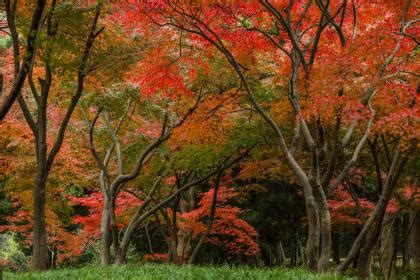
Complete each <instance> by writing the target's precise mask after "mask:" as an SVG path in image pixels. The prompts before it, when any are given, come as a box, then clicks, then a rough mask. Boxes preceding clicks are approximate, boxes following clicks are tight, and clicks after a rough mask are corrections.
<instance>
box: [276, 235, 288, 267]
mask: <svg viewBox="0 0 420 280" xmlns="http://www.w3.org/2000/svg"><path fill="white" fill-rule="evenodd" d="M285 261H286V255H285V254H284V249H283V244H282V242H281V240H278V241H277V242H276V263H277V265H278V266H281V265H283V264H284V262H285Z"/></svg>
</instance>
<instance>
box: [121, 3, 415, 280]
mask: <svg viewBox="0 0 420 280" xmlns="http://www.w3.org/2000/svg"><path fill="white" fill-rule="evenodd" d="M386 4H389V6H388V7H389V9H391V10H392V11H393V13H392V15H391V14H389V15H388V20H387V22H388V23H389V25H376V26H378V27H379V26H380V27H379V28H384V27H385V30H386V32H387V34H389V32H392V30H393V29H394V30H395V29H399V30H400V31H401V32H400V33H401V34H400V35H399V36H398V37H397V38H396V39H395V40H394V38H393V36H392V35H390V36H389V38H390V40H388V41H387V43H389V44H388V46H389V47H388V48H385V49H386V50H388V53H385V54H384V55H385V57H386V58H385V59H384V60H383V59H379V61H378V60H377V58H378V56H373V57H363V59H364V60H365V61H369V59H372V61H375V63H376V65H378V64H379V65H380V66H379V67H375V66H373V67H366V69H368V71H370V72H369V73H368V74H365V75H364V76H363V74H362V73H358V75H357V77H355V78H359V79H360V77H361V76H362V77H363V78H364V79H366V78H369V75H372V74H371V73H373V82H371V83H363V82H360V84H361V85H362V86H361V88H359V89H358V88H355V87H352V89H351V91H349V92H348V93H347V91H345V86H346V79H344V80H340V79H336V78H333V79H334V80H335V83H338V86H337V87H336V90H334V88H331V87H330V86H329V87H328V91H329V93H330V94H331V93H332V94H334V95H337V96H338V98H339V99H341V100H339V102H338V104H334V103H333V102H332V101H333V100H334V97H329V98H327V99H323V98H325V97H324V95H323V93H322V86H321V85H319V84H318V83H317V82H319V81H321V82H322V83H325V84H328V85H330V83H328V80H327V79H317V75H318V74H322V75H324V74H325V73H323V71H318V70H317V67H318V66H319V67H322V68H321V69H332V70H333V71H337V70H336V69H340V68H339V67H336V65H334V64H330V67H325V65H326V64H325V63H324V61H323V58H324V56H326V57H328V56H330V57H333V59H336V58H337V57H338V58H345V59H344V61H345V63H348V62H349V61H352V60H351V58H349V56H346V55H345V54H344V53H340V50H342V51H344V52H346V51H352V46H354V45H353V44H358V41H357V40H358V39H360V40H364V41H367V38H369V39H370V40H375V38H376V37H375V36H378V34H382V33H383V29H382V30H381V32H377V31H378V30H375V31H373V30H374V28H372V27H371V26H370V24H369V20H372V18H367V17H366V18H362V19H363V21H362V20H361V18H360V17H357V15H356V10H357V7H356V6H355V5H356V4H355V3H349V2H347V1H336V2H330V1H328V2H327V3H326V4H325V3H322V2H320V1H316V3H314V4H312V1H308V2H307V3H299V4H298V3H295V1H283V2H279V3H275V4H271V3H269V2H268V1H246V2H240V3H239V2H235V1H232V2H224V1H205V2H197V3H190V2H188V3H184V2H181V1H129V4H128V5H127V7H129V9H127V8H126V9H125V11H124V13H125V16H126V17H127V18H136V19H137V20H138V21H133V20H131V19H130V20H127V21H126V24H128V25H130V24H131V25H132V24H133V22H134V25H136V24H139V23H138V22H141V23H142V22H143V21H144V18H146V19H150V21H151V22H152V23H154V24H156V25H158V26H161V27H164V28H165V27H174V28H176V29H179V30H183V31H185V32H188V33H189V34H190V36H191V39H192V40H197V39H198V40H201V41H202V42H204V43H203V44H204V45H206V44H207V46H210V47H214V48H215V49H217V50H218V51H219V52H220V54H221V55H223V56H225V58H226V59H227V61H228V62H229V63H230V64H231V66H232V67H233V68H234V70H235V71H236V72H237V74H238V78H239V79H240V80H241V82H242V84H243V86H244V91H245V92H246V94H247V95H248V97H249V100H250V102H251V103H252V105H253V106H254V107H255V108H256V110H257V112H258V113H259V114H260V115H261V116H262V118H263V119H264V120H265V121H266V122H267V123H268V125H270V126H271V127H272V128H273V130H274V131H275V132H276V134H277V136H278V139H279V145H280V147H281V149H282V151H283V154H284V155H285V157H286V159H287V162H288V164H289V166H290V167H291V169H292V170H293V171H294V174H295V175H296V176H297V177H298V178H299V181H300V183H301V184H302V185H303V187H304V193H305V199H306V204H307V209H308V222H309V238H308V243H307V257H308V265H309V267H310V268H311V269H315V270H321V271H322V270H326V269H327V267H328V262H329V259H330V250H331V217H330V213H329V209H328V206H327V204H328V202H327V199H326V193H325V190H326V189H335V188H336V186H337V185H338V184H339V183H340V182H341V181H342V180H343V179H344V178H345V177H346V176H347V175H348V172H349V171H350V170H351V168H352V167H353V166H354V164H356V162H357V159H358V157H359V154H360V151H361V150H362V148H363V146H364V144H365V143H366V141H367V139H368V137H369V135H370V134H371V130H372V125H373V123H374V121H376V119H375V113H376V111H375V110H374V109H373V108H372V104H371V101H372V99H373V98H374V95H376V94H378V93H377V91H379V90H380V89H381V86H382V84H383V83H384V82H385V81H386V78H387V76H386V74H385V70H386V72H387V73H392V72H388V71H389V70H390V68H391V67H390V65H391V64H392V63H393V62H395V61H399V60H400V57H401V55H402V54H403V53H404V51H405V53H406V54H408V55H409V53H410V52H411V49H412V47H413V42H412V40H410V39H409V38H407V37H409V35H408V36H407V34H409V33H408V32H407V30H408V29H410V28H412V26H413V24H414V23H415V22H416V20H415V19H414V20H412V21H410V20H408V17H409V16H410V14H411V12H410V11H412V9H410V6H411V1H408V2H407V3H403V4H401V3H398V4H391V3H386ZM351 5H353V9H350V8H351ZM348 6H349V7H350V8H349V9H348ZM377 7H378V4H376V3H372V4H369V3H365V4H364V5H363V7H362V8H361V10H362V11H363V12H368V11H370V9H373V10H375V11H376V10H377ZM122 8H123V9H124V7H122ZM348 10H349V11H350V12H351V13H353V14H354V16H353V17H350V16H349V15H348V14H349V13H347V11H348ZM381 11H382V12H384V13H387V12H388V10H387V9H383V10H381ZM216 14H217V17H216V16H215V15H216ZM356 17H357V19H358V21H356V20H355V18H356ZM401 17H402V20H400V19H401ZM348 18H350V20H349V19H348ZM391 18H393V19H391ZM123 20H124V19H123ZM142 20H143V21H142ZM401 22H402V23H401ZM146 24H147V23H146ZM267 25H268V26H273V28H274V30H270V29H267ZM244 31H249V32H250V33H245V34H244ZM324 34H325V35H324ZM369 36H371V37H369ZM281 40H283V42H281ZM279 41H280V42H281V43H278V42H279ZM267 45H268V47H267ZM340 45H341V46H343V48H341V49H340V47H339V46H340ZM238 46H241V47H238ZM270 46H271V47H270ZM357 46H358V50H359V51H363V48H361V47H360V44H358V45H357ZM253 49H256V50H258V51H259V53H262V55H267V52H271V53H276V54H277V55H278V53H279V52H280V53H281V54H282V55H281V57H282V59H283V61H284V59H288V60H289V61H290V65H291V66H290V67H282V66H280V67H279V70H280V71H278V72H277V73H278V74H283V77H289V78H287V79H285V81H283V83H285V84H286V85H288V98H289V100H290V105H291V107H292V109H293V111H294V114H295V118H296V129H295V130H296V132H297V135H296V137H297V138H299V137H302V138H303V139H304V141H305V142H306V144H307V146H308V147H309V149H305V150H306V152H307V153H308V155H309V158H310V162H309V163H299V162H298V161H297V158H296V156H295V155H294V154H293V152H291V151H292V150H293V149H294V148H293V147H291V146H289V145H288V144H286V140H285V136H284V134H283V132H282V130H281V128H280V127H279V124H278V123H276V121H275V120H274V119H273V118H272V117H271V116H270V115H269V113H268V112H266V111H265V110H264V109H263V107H262V106H261V104H260V103H259V102H258V100H257V98H256V95H255V89H254V86H253V85H252V84H251V82H250V79H249V78H248V77H249V74H248V73H247V71H248V70H249V68H251V69H252V68H253V67H252V66H251V67H249V66H248V65H249V62H250V61H252V58H253V57H255V56H254V55H253V54H254V53H255V52H253V51H252V50H253ZM383 49H384V48H381V49H378V50H379V51H382V50H383ZM327 50H328V51H327ZM353 53H354V52H352V54H353ZM359 57H362V56H359ZM283 61H279V62H277V61H274V63H277V64H285V63H282V62H283ZM407 61H408V63H410V60H407ZM247 63H248V64H247ZM366 64H367V65H369V63H366ZM331 65H333V66H334V68H333V67H331ZM370 65H375V64H370ZM346 66H348V65H346ZM399 66H400V65H399ZM349 68H350V67H349ZM350 69H352V68H350ZM251 71H252V70H251ZM352 71H354V72H360V70H359V69H357V70H356V69H354V70H353V69H352ZM302 72H303V73H302ZM312 73H314V74H312ZM340 74H341V75H342V76H343V77H345V74H344V73H340ZM331 77H334V75H331ZM347 80H350V81H351V79H349V78H347ZM279 82H282V81H281V80H280V81H279ZM311 86H314V88H315V90H314V91H315V93H316V94H317V95H315V96H311V92H312V90H311ZM320 89H321V92H320ZM331 89H332V90H331ZM319 93H321V94H319ZM302 97H304V99H303V100H301V98H302ZM325 101H327V102H325ZM375 101H376V100H375ZM324 102H325V103H326V105H327V106H331V108H332V109H333V110H334V111H332V112H333V113H334V114H335V116H334V115H333V116H332V117H331V115H328V114H329V113H331V111H329V110H326V109H323V110H322V111H319V110H317V111H316V112H315V113H310V111H311V105H312V106H313V105H314V106H315V107H314V108H316V109H319V108H322V106H324V105H323V103H324ZM378 103H379V101H378ZM307 104H309V106H308V105H307ZM409 108H410V107H409ZM323 118H328V119H329V120H331V119H334V118H335V119H336V120H337V124H336V125H334V124H331V123H328V122H326V121H325V119H323ZM323 120H324V121H323ZM312 124H314V125H315V127H316V129H312V126H313V125H312ZM328 126H331V128H332V130H333V131H334V130H335V133H336V135H337V136H336V137H335V138H336V141H335V144H333V147H334V148H333V149H332V150H331V151H328V150H327V139H326V130H327V128H328ZM363 126H364V127H365V128H363V129H364V132H363V133H361V134H360V136H359V138H358V140H357V141H356V145H355V146H354V148H353V155H352V157H351V159H350V160H348V161H347V162H340V161H338V159H339V158H340V155H341V154H342V153H343V152H344V149H345V147H346V146H348V145H350V144H351V142H350V140H351V138H352V136H355V135H356V133H355V131H356V128H357V127H363ZM334 127H336V128H335V129H334ZM315 132H316V133H317V134H318V135H316V134H314V133H315ZM342 133H344V136H343V137H341V136H340V134H342ZM314 135H315V136H316V137H315V136H314ZM292 146H293V144H292ZM305 150H304V151H305ZM327 152H329V155H328V156H326V155H327ZM323 162H326V163H325V164H326V168H324V167H323V166H322V165H321V164H324V163H323ZM305 165H306V166H305ZM340 166H343V167H342V170H341V172H339V173H337V169H339V167H340ZM305 167H306V168H309V171H308V172H306V171H304V168H305ZM336 173H337V174H336ZM391 173H392V172H391ZM380 208H383V207H380ZM319 237H321V238H322V240H321V243H320V242H319V240H320V239H319ZM319 246H321V254H320V256H319V258H318V256H317V255H318V249H317V248H318V247H319ZM361 270H363V269H361ZM361 273H362V274H363V272H361Z"/></svg>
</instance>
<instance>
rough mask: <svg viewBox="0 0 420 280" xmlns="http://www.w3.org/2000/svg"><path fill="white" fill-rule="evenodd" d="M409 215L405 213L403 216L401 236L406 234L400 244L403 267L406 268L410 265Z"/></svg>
mask: <svg viewBox="0 0 420 280" xmlns="http://www.w3.org/2000/svg"><path fill="white" fill-rule="evenodd" d="M410 225H411V223H410V216H409V214H407V213H405V214H404V217H403V230H402V236H403V237H404V236H407V238H405V240H404V241H403V246H402V259H403V264H402V266H403V269H406V268H407V267H409V266H410V259H411V256H410V238H409V232H408V231H409V229H410Z"/></svg>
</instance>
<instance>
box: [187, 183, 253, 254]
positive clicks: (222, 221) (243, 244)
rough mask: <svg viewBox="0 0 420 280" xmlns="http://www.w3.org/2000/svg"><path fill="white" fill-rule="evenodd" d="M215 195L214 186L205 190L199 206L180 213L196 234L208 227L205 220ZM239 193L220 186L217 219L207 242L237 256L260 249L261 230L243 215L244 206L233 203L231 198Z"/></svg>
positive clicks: (197, 235)
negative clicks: (259, 235)
mask: <svg viewBox="0 0 420 280" xmlns="http://www.w3.org/2000/svg"><path fill="white" fill-rule="evenodd" d="M213 195H214V189H210V190H209V191H208V192H206V193H204V194H203V197H202V198H201V200H200V202H199V203H198V208H197V209H194V210H192V211H190V212H188V213H185V214H182V215H180V220H181V222H180V227H181V228H182V229H184V230H191V231H192V234H193V236H195V237H199V236H200V235H202V234H203V233H204V232H205V231H206V225H205V223H204V222H203V221H204V220H205V219H206V218H208V217H209V215H210V212H211V204H212V199H213ZM237 195H238V194H237V193H236V192H235V191H234V190H233V189H232V188H229V187H226V186H221V187H220V189H219V191H218V193H217V209H216V214H215V220H214V223H213V226H212V228H211V231H210V235H209V236H208V237H207V239H206V242H208V243H210V244H213V245H216V246H219V247H221V248H223V249H224V250H225V251H226V252H227V253H228V254H230V255H233V256H236V254H238V253H242V254H243V255H245V256H255V255H257V254H258V253H259V251H260V248H259V246H258V244H257V243H256V241H255V238H256V237H257V232H256V231H255V229H254V228H253V227H252V226H251V225H250V224H248V223H247V222H246V221H244V220H242V219H241V218H240V217H239V215H240V214H241V213H242V210H241V209H240V208H238V207H234V206H231V205H229V200H231V199H232V198H233V197H235V196H237Z"/></svg>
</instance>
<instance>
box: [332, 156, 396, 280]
mask: <svg viewBox="0 0 420 280" xmlns="http://www.w3.org/2000/svg"><path fill="white" fill-rule="evenodd" d="M400 159H401V154H400V151H399V150H396V151H395V153H394V157H393V161H392V164H391V167H390V170H389V172H388V176H387V180H386V183H385V184H384V186H383V189H382V193H381V196H380V198H379V201H378V202H377V204H376V206H375V208H374V210H373V213H372V215H371V216H370V217H369V219H368V220H367V221H366V223H365V224H364V225H363V228H362V230H361V231H360V233H359V234H358V236H357V238H356V240H355V241H354V243H353V245H352V248H351V250H350V252H349V254H348V255H347V257H346V259H345V260H344V261H343V262H342V263H341V264H340V265H339V266H338V267H337V269H336V271H337V272H344V271H345V270H347V268H348V266H349V265H350V264H351V262H352V261H353V260H354V259H355V258H356V257H357V255H358V254H359V253H360V255H359V260H358V266H360V268H361V273H362V275H365V274H366V271H367V270H366V268H365V267H363V266H366V265H367V264H366V260H367V258H368V255H369V254H370V252H371V250H372V249H373V247H374V245H375V243H376V239H375V238H378V237H379V232H380V228H381V226H382V219H383V216H384V214H385V210H386V207H387V205H388V202H389V199H390V197H391V194H392V192H393V190H394V187H395V185H396V183H397V180H398V173H399V171H400V169H401V167H402V166H403V165H404V163H403V162H401V161H400ZM360 262H364V263H362V264H360Z"/></svg>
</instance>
